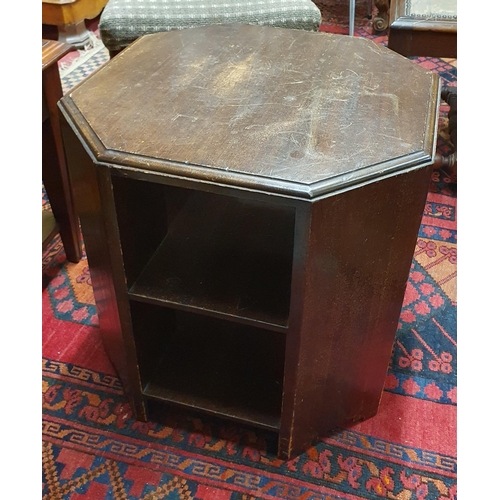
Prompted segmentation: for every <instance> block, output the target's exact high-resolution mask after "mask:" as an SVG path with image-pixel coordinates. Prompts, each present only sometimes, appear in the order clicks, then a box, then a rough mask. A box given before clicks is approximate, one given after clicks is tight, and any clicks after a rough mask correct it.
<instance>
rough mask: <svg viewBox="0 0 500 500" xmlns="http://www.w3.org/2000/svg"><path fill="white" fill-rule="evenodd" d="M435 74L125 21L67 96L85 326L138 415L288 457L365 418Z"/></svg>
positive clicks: (233, 31)
mask: <svg viewBox="0 0 500 500" xmlns="http://www.w3.org/2000/svg"><path fill="white" fill-rule="evenodd" d="M439 85H440V84H439V79H438V77H437V76H436V75H435V74H434V73H431V72H428V71H425V70H424V69H422V68H421V67H419V66H418V65H416V64H415V63H413V62H411V61H408V60H406V59H405V58H403V57H402V56H400V55H398V54H396V53H394V52H392V51H389V50H388V49H385V48H384V47H380V46H377V45H376V44H375V43H373V42H371V41H369V40H366V39H361V38H353V37H348V36H342V35H331V34H324V33H310V32H304V31H298V30H286V29H279V28H269V27H258V26H246V25H220V26H208V27H200V28H193V29H186V30H181V31H173V32H168V33H159V34H155V35H148V36H145V37H143V38H141V39H139V40H138V41H136V42H135V43H133V44H132V45H131V46H130V47H128V48H127V49H125V50H124V51H123V52H121V53H120V54H119V55H117V56H116V57H114V58H113V59H112V60H111V61H110V62H109V63H108V64H106V65H105V66H104V67H102V68H101V69H100V70H99V71H97V72H96V73H95V74H94V75H92V76H91V77H89V78H88V79H86V80H85V81H84V82H82V83H81V84H80V85H79V86H77V87H76V88H75V89H74V90H72V91H71V92H70V93H68V94H66V96H65V97H64V98H63V99H62V100H61V101H60V104H59V106H60V110H61V112H62V114H63V115H64V117H65V126H64V142H65V148H66V154H67V157H68V164H69V167H70V171H71V176H72V184H73V186H74V191H75V193H74V194H75V198H76V200H77V207H78V213H79V215H80V220H81V225H82V231H83V236H84V241H85V247H86V250H87V256H88V261H89V266H90V272H91V277H92V284H93V287H94V294H95V299H96V304H97V310H98V315H99V325H100V329H101V332H102V335H103V339H104V343H105V347H106V349H107V352H108V354H109V356H110V358H111V360H112V361H113V363H114V365H115V367H116V369H117V371H118V374H119V376H120V377H121V380H122V382H123V385H124V388H125V391H126V394H127V395H128V397H129V398H130V401H131V403H132V405H133V408H134V411H135V416H136V418H137V419H139V420H147V418H148V406H149V405H150V404H155V405H156V404H158V403H161V404H164V405H165V406H164V411H165V412H168V411H169V408H170V407H172V405H173V406H176V407H183V408H187V409H189V410H190V411H198V412H204V413H206V414H211V415H217V416H219V417H222V418H226V419H230V420H232V421H236V422H239V423H241V424H245V425H250V426H255V427H260V428H264V429H267V430H270V431H273V432H275V433H276V435H277V437H278V443H279V444H278V456H279V457H281V458H283V459H289V458H291V457H294V456H296V455H297V454H299V453H301V452H303V451H304V450H305V449H307V448H308V447H309V446H310V445H311V444H312V443H313V442H314V440H315V439H317V438H318V437H319V436H321V435H322V434H325V433H326V432H328V431H329V430H330V429H332V428H333V427H336V426H338V425H343V424H347V423H349V422H355V421H359V420H362V419H366V418H369V417H371V416H373V415H375V414H376V412H377V409H378V405H379V401H380V397H381V394H382V390H383V387H384V380H385V376H386V371H387V368H388V363H389V361H390V357H391V349H392V345H393V342H394V337H395V332H396V329H397V325H398V318H399V314H400V310H401V305H402V301H403V296H404V292H405V285H406V281H407V278H408V273H409V270H410V266H411V261H412V256H413V252H414V248H415V243H416V238H417V234H418V229H419V224H420V220H421V216H422V213H423V208H424V204H425V200H426V194H427V189H428V184H429V179H430V172H431V164H432V162H433V157H434V150H435V141H436V128H437V117H438V113H437V110H438V105H439ZM153 402H155V403H153Z"/></svg>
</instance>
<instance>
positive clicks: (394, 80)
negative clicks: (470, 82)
mask: <svg viewBox="0 0 500 500" xmlns="http://www.w3.org/2000/svg"><path fill="white" fill-rule="evenodd" d="M146 54H147V56H146ZM118 81H119V82H120V83H119V84H117V83H116V82H118ZM438 85H439V82H438V76H437V75H436V74H434V73H432V72H430V71H426V70H424V69H422V68H421V67H419V66H418V65H416V64H414V63H413V62H411V61H409V60H406V59H405V58H402V57H401V56H400V55H398V54H396V53H393V52H391V51H388V50H386V49H385V48H383V47H380V46H379V45H377V44H375V43H374V42H372V41H370V40H366V39H362V38H353V37H346V36H342V35H332V34H326V33H315V34H314V35H313V36H311V33H308V32H300V31H296V30H286V29H278V28H277V29H272V30H267V29H264V28H263V27H259V26H245V25H230V26H229V25H228V26H209V27H206V28H203V29H196V30H180V31H177V32H170V33H168V34H167V33H160V34H157V35H152V36H146V37H143V38H142V39H140V40H139V41H137V42H136V43H134V44H133V45H132V46H131V47H130V48H129V49H127V52H126V55H125V53H124V54H123V55H120V56H118V57H116V58H113V60H111V61H110V63H109V64H107V65H106V66H105V67H103V68H102V69H101V70H99V71H98V72H97V73H96V74H94V75H93V76H92V78H90V79H89V80H87V81H86V82H84V83H83V84H82V85H80V86H79V87H78V88H77V89H76V90H74V91H73V92H71V93H70V94H69V96H67V97H66V98H65V99H64V100H63V106H64V107H66V108H68V110H69V109H73V110H75V111H77V113H78V114H79V115H80V117H81V120H82V122H81V124H82V131H83V133H84V134H87V135H89V140H90V136H92V137H94V140H90V142H93V143H94V144H95V148H96V154H97V155H98V156H99V158H100V159H102V160H103V161H106V162H111V163H118V164H120V165H121V166H124V165H125V166H126V165H130V166H131V167H133V168H141V169H144V170H147V171H149V170H158V171H160V172H165V173H170V174H175V175H180V176H183V177H189V178H195V179H200V180H209V181H216V182H222V183H224V184H232V185H246V186H254V187H255V186H257V185H258V186H259V189H263V190H267V191H281V192H287V193H289V194H292V195H294V196H299V197H306V198H311V197H314V196H317V195H320V194H324V193H325V192H329V191H332V190H334V189H337V188H340V187H344V186H345V185H347V184H349V183H351V182H357V181H360V180H362V179H365V178H366V179H368V178H373V177H377V176H379V175H381V174H384V173H387V172H389V171H394V170H395V169H396V170H397V169H400V168H402V167H404V168H408V167H411V166H412V165H418V164H422V163H425V162H429V161H430V159H431V157H432V155H433V151H434V143H433V137H434V134H433V130H431V129H432V127H433V124H434V122H435V116H436V109H437V100H436V96H437V95H438V92H437V90H436V89H437V87H438Z"/></svg>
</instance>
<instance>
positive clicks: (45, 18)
mask: <svg viewBox="0 0 500 500" xmlns="http://www.w3.org/2000/svg"><path fill="white" fill-rule="evenodd" d="M107 3H108V0H42V22H43V23H44V24H48V25H51V26H60V25H65V24H76V23H78V22H80V21H83V20H84V19H94V18H96V17H97V16H98V15H99V14H100V13H101V11H102V9H103V8H104V6H105V5H106V4H107Z"/></svg>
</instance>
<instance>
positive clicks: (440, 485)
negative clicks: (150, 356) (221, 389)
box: [42, 360, 457, 500]
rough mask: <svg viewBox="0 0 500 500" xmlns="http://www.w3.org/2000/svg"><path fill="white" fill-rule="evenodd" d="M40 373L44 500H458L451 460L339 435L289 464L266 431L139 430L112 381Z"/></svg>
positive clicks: (59, 367) (182, 426) (178, 426)
mask: <svg viewBox="0 0 500 500" xmlns="http://www.w3.org/2000/svg"><path fill="white" fill-rule="evenodd" d="M43 367H44V369H43V409H44V413H43V414H44V417H43V431H42V432H43V438H44V448H43V481H42V484H43V497H44V498H46V499H47V500H49V499H52V498H61V499H66V498H68V499H69V498H71V499H79V498H87V499H92V500H100V499H126V498H128V499H132V500H133V499H156V498H167V499H189V498H192V499H199V500H205V499H207V500H209V499H213V500H217V499H229V500H236V499H239V500H243V499H248V500H249V499H251V498H255V499H256V498H269V499H288V500H289V499H291V498H307V499H310V498H313V499H346V500H347V499H355V498H381V497H382V498H391V499H399V500H405V499H406V500H410V499H413V498H415V499H435V500H437V499H439V500H445V499H455V498H456V474H457V463H456V459H455V458H454V457H450V456H447V455H443V454H440V453H434V452H433V453H431V452H429V451H426V450H423V449H419V448H415V447H412V446H405V445H397V446H396V445H394V444H393V443H390V442H389V441H386V440H383V439H378V438H375V437H373V436H369V435H366V434H363V433H360V432H355V431H353V430H349V429H338V430H335V431H333V432H332V433H331V434H330V435H329V436H328V437H326V438H324V439H322V440H321V441H320V442H319V443H318V444H317V445H316V446H314V447H312V448H310V449H309V450H308V451H307V452H306V453H303V454H302V455H300V456H299V457H297V458H296V459H294V460H291V461H288V462H285V461H283V460H279V459H277V458H275V456H273V453H272V452H270V451H269V448H270V447H271V445H270V441H271V440H270V438H269V436H268V435H267V434H266V432H264V431H255V430H251V429H245V428H240V427H239V426H237V425H235V424H231V423H224V424H219V423H211V422H210V419H203V420H202V419H200V418H198V417H196V416H192V415H187V414H186V413H185V412H183V413H181V414H179V415H175V414H173V415H170V416H169V419H170V420H169V422H167V423H166V424H159V423H156V422H154V421H150V422H148V423H142V422H137V421H134V419H133V418H132V416H131V412H130V406H129V404H128V403H127V402H126V400H125V397H124V394H123V391H122V390H121V386H120V384H119V381H118V379H114V378H112V377H111V378H110V377H107V376H106V375H103V374H99V373H96V372H91V371H90V370H83V373H84V376H82V370H81V369H80V367H76V366H70V365H67V364H65V363H57V364H55V363H52V362H50V360H44V365H43ZM256 468H257V469H256Z"/></svg>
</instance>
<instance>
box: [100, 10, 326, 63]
mask: <svg viewBox="0 0 500 500" xmlns="http://www.w3.org/2000/svg"><path fill="white" fill-rule="evenodd" d="M320 22H321V12H320V10H319V9H318V7H317V6H316V5H315V4H314V3H313V2H312V1H310V0H213V1H212V2H210V1H208V0H109V2H108V4H107V5H106V7H105V8H104V10H103V12H102V14H101V18H100V24H99V30H100V34H101V38H102V41H103V42H104V45H105V46H106V47H107V48H108V49H109V51H110V52H111V54H112V55H113V54H114V53H117V52H119V51H120V50H122V49H124V48H125V47H126V46H127V45H129V44H130V43H132V42H133V41H134V40H136V39H137V38H139V37H141V36H143V35H147V34H151V33H156V32H159V31H170V30H175V29H183V28H192V27H195V26H202V25H208V24H228V23H241V24H259V25H266V26H276V27H281V28H294V29H301V30H308V31H317V30H318V29H319V24H320Z"/></svg>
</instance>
